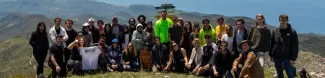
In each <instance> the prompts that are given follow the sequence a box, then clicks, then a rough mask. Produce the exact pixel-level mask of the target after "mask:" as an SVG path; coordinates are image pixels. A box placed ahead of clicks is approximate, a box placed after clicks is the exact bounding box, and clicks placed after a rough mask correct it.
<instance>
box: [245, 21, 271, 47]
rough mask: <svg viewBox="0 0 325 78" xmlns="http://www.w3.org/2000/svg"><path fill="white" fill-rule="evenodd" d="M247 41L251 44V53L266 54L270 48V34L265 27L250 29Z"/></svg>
mask: <svg viewBox="0 0 325 78" xmlns="http://www.w3.org/2000/svg"><path fill="white" fill-rule="evenodd" d="M247 40H250V41H251V42H252V43H253V46H252V47H251V48H252V50H253V51H256V52H267V51H269V50H270V47H271V32H270V30H269V29H268V28H267V27H266V26H265V27H264V28H258V27H257V26H254V27H252V28H251V30H250V32H249V34H248V39H247Z"/></svg>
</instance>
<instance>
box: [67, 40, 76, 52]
mask: <svg viewBox="0 0 325 78" xmlns="http://www.w3.org/2000/svg"><path fill="white" fill-rule="evenodd" d="M76 43H78V40H75V41H74V42H72V43H70V44H69V46H68V47H67V48H68V49H69V50H72V49H73V47H74V46H76Z"/></svg>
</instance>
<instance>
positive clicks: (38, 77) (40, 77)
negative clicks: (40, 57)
mask: <svg viewBox="0 0 325 78" xmlns="http://www.w3.org/2000/svg"><path fill="white" fill-rule="evenodd" d="M37 78H45V76H44V75H43V74H39V75H38V76H37Z"/></svg>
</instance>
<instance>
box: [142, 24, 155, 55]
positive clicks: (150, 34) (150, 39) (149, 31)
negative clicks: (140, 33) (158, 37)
mask: <svg viewBox="0 0 325 78" xmlns="http://www.w3.org/2000/svg"><path fill="white" fill-rule="evenodd" d="M147 25H148V26H147V28H146V29H144V32H145V38H144V39H145V40H146V43H148V44H149V48H150V49H151V47H152V45H153V44H154V39H155V38H154V37H155V36H154V31H153V24H152V22H151V21H148V22H147Z"/></svg>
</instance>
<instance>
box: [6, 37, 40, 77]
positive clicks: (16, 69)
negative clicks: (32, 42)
mask: <svg viewBox="0 0 325 78" xmlns="http://www.w3.org/2000/svg"><path fill="white" fill-rule="evenodd" d="M0 61H1V62H0V69H1V70H0V78H2V77H6V76H14V75H18V76H19V75H24V76H25V77H28V76H32V74H34V73H33V72H34V70H35V69H34V66H33V65H34V64H35V61H34V59H32V49H31V47H30V46H29V45H28V41H27V40H26V39H25V38H23V37H15V38H13V39H9V40H6V41H3V42H0Z"/></svg>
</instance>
